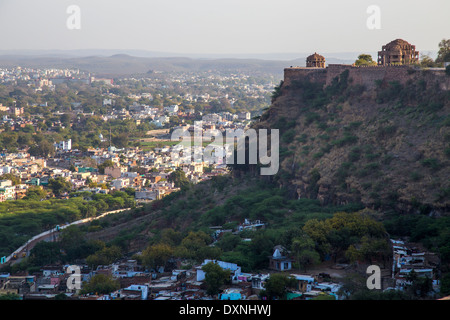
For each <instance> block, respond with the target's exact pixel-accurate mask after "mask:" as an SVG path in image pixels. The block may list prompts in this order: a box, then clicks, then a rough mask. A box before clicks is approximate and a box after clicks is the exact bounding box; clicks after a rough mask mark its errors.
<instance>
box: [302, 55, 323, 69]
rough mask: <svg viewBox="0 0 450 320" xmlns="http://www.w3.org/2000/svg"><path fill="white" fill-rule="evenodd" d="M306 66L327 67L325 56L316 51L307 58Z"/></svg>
mask: <svg viewBox="0 0 450 320" xmlns="http://www.w3.org/2000/svg"><path fill="white" fill-rule="evenodd" d="M306 67H308V68H325V57H324V56H321V55H320V54H318V53H317V52H315V53H314V54H312V55H310V56H308V57H307V58H306Z"/></svg>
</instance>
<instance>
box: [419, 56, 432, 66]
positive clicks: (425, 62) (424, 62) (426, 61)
mask: <svg viewBox="0 0 450 320" xmlns="http://www.w3.org/2000/svg"><path fill="white" fill-rule="evenodd" d="M420 66H421V67H424V68H432V67H435V66H436V63H435V62H434V60H433V59H432V58H431V57H430V56H428V55H426V54H423V55H422V56H421V57H420Z"/></svg>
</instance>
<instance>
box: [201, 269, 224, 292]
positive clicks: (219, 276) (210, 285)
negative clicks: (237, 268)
mask: <svg viewBox="0 0 450 320" xmlns="http://www.w3.org/2000/svg"><path fill="white" fill-rule="evenodd" d="M202 270H203V271H204V272H205V273H206V274H205V284H206V293H207V294H209V295H215V294H217V293H219V289H220V287H221V286H222V285H224V284H225V282H226V281H228V280H229V279H230V270H225V269H222V267H221V266H219V265H218V264H216V263H213V262H209V263H207V264H205V265H204V266H203V267H202Z"/></svg>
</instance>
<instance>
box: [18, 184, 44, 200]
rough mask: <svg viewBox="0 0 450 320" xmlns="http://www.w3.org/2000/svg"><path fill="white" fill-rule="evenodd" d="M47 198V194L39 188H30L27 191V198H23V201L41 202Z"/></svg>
mask: <svg viewBox="0 0 450 320" xmlns="http://www.w3.org/2000/svg"><path fill="white" fill-rule="evenodd" d="M46 196H47V192H46V191H45V190H44V189H43V188H41V187H39V186H35V187H29V188H28V189H27V193H26V195H25V197H24V198H23V200H37V201H39V200H41V199H45V197H46Z"/></svg>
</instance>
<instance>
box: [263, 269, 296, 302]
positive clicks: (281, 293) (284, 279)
mask: <svg viewBox="0 0 450 320" xmlns="http://www.w3.org/2000/svg"><path fill="white" fill-rule="evenodd" d="M294 286H295V279H294V278H293V277H291V276H288V275H286V274H284V273H274V274H271V275H270V278H269V279H268V280H267V281H266V285H265V293H266V294H267V296H268V298H269V299H285V298H286V293H287V290H288V288H291V287H294Z"/></svg>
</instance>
